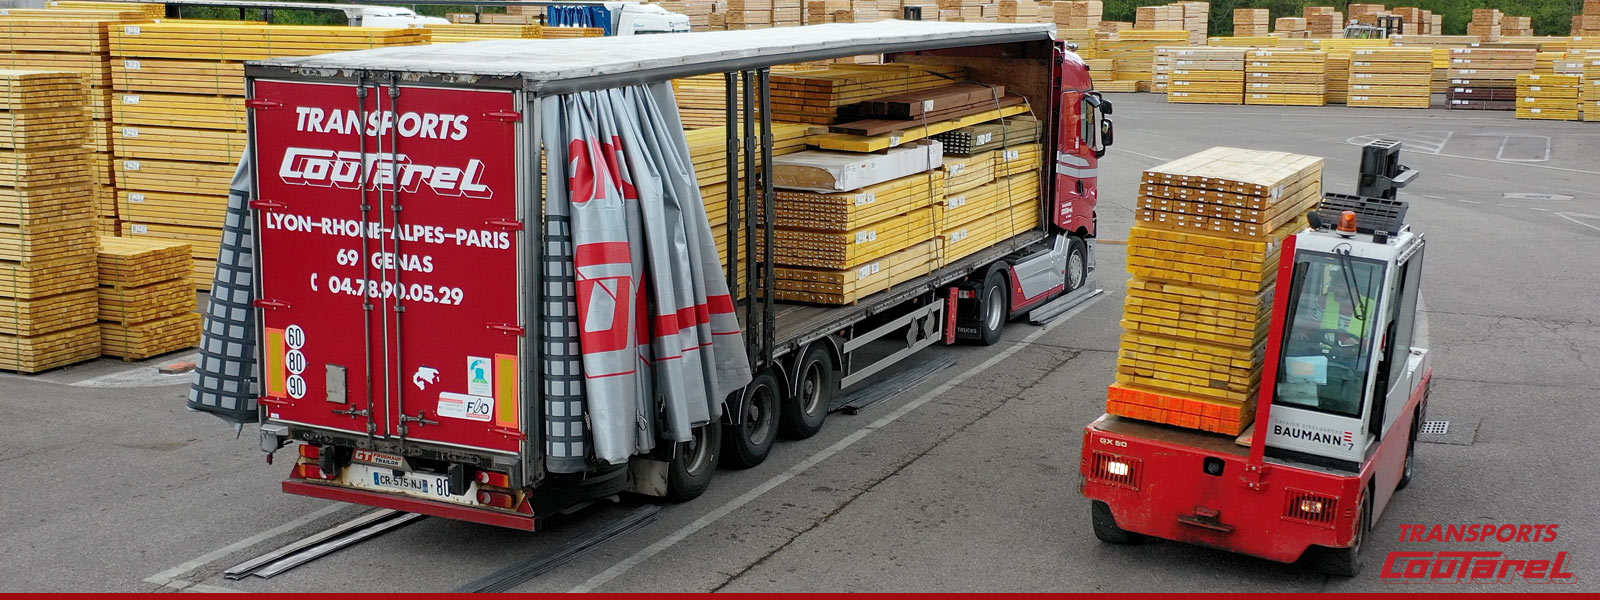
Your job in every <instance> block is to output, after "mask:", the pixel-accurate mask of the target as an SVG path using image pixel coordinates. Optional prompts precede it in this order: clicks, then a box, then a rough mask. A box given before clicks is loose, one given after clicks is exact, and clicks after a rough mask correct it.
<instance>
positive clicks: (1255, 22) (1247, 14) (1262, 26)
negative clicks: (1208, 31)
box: [1233, 8, 1272, 37]
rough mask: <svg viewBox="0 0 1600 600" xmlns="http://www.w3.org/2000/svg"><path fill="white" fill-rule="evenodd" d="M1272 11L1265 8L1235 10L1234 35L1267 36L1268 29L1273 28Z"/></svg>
mask: <svg viewBox="0 0 1600 600" xmlns="http://www.w3.org/2000/svg"><path fill="white" fill-rule="evenodd" d="M1270 13H1271V11H1269V10H1267V9H1265V8H1235V9H1233V35H1234V37H1244V36H1251V37H1254V36H1266V35H1267V33H1269V31H1268V28H1270V27H1271V26H1272V16H1271V14H1270Z"/></svg>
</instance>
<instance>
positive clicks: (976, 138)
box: [933, 115, 1044, 156]
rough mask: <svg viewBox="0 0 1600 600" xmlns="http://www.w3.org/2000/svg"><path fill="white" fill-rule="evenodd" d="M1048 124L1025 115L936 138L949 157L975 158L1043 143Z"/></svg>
mask: <svg viewBox="0 0 1600 600" xmlns="http://www.w3.org/2000/svg"><path fill="white" fill-rule="evenodd" d="M1043 130H1044V124H1043V123H1041V122H1040V121H1039V120H1038V119H1035V118H1033V117H1031V116H1027V115H1021V116H1017V117H1013V118H1009V119H1000V120H997V121H990V122H987V123H979V124H977V125H971V126H968V127H962V128H960V129H955V130H951V131H947V132H944V133H940V134H937V135H934V136H933V139H936V140H939V142H940V143H942V144H944V151H945V154H946V155H956V156H972V155H976V154H983V153H986V152H993V151H995V150H1002V149H1005V148H1012V147H1015V146H1018V145H1021V144H1031V143H1033V142H1036V141H1038V140H1039V137H1040V135H1041V133H1042V132H1043Z"/></svg>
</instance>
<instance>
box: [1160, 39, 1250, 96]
mask: <svg viewBox="0 0 1600 600" xmlns="http://www.w3.org/2000/svg"><path fill="white" fill-rule="evenodd" d="M1245 52H1247V50H1245V49H1244V48H1184V49H1181V50H1177V51H1176V52H1174V53H1173V54H1174V56H1173V62H1172V81H1171V83H1170V84H1169V86H1168V88H1167V102H1176V103H1197V104H1243V103H1244V62H1245V60H1244V56H1245Z"/></svg>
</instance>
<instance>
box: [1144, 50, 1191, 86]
mask: <svg viewBox="0 0 1600 600" xmlns="http://www.w3.org/2000/svg"><path fill="white" fill-rule="evenodd" d="M1185 48H1188V46H1161V47H1158V48H1156V54H1155V59H1154V60H1152V61H1151V62H1150V73H1151V74H1150V91H1152V92H1155V93H1157V94H1165V93H1167V92H1168V91H1169V90H1170V89H1171V87H1172V63H1173V62H1175V61H1176V60H1177V53H1178V52H1179V51H1181V50H1183V49H1185Z"/></svg>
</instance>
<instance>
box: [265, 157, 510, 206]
mask: <svg viewBox="0 0 1600 600" xmlns="http://www.w3.org/2000/svg"><path fill="white" fill-rule="evenodd" d="M483 169H484V167H483V161H481V160H478V159H475V158H473V159H468V160H467V164H466V165H465V166H462V167H451V166H440V165H421V164H416V163H413V162H411V157H410V156H408V155H406V154H404V153H400V154H393V153H388V152H375V153H368V154H366V155H365V157H363V155H362V154H361V153H360V152H352V151H349V150H325V149H321V148H294V147H290V148H288V149H285V150H284V152H283V163H282V165H281V166H279V167H278V177H280V178H282V179H283V182H284V183H287V184H289V185H306V186H312V187H333V188H339V189H345V190H353V189H358V188H360V187H361V180H362V174H363V173H366V174H367V178H366V179H367V189H369V190H383V191H394V190H396V189H398V190H400V191H402V192H405V193H414V192H416V191H417V190H419V189H422V187H423V186H427V187H428V188H429V189H431V190H433V193H435V194H438V195H440V196H465V197H467V198H481V199H487V198H492V197H494V190H492V189H490V188H489V186H488V185H485V184H484V183H483Z"/></svg>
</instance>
